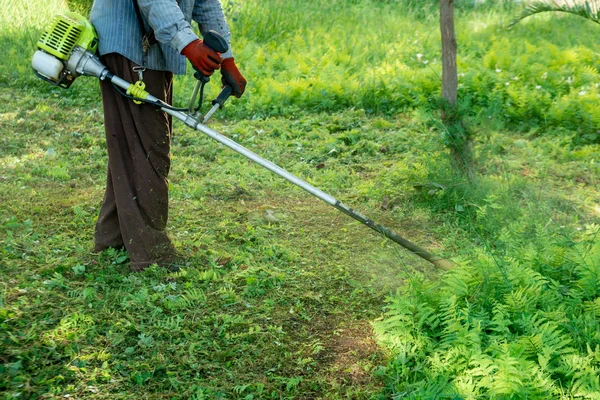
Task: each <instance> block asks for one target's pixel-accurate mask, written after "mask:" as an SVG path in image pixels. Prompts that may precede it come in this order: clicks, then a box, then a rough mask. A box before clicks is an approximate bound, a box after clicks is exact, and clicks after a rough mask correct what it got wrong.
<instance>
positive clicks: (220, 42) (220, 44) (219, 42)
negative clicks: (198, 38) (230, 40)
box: [194, 30, 229, 83]
mask: <svg viewBox="0 0 600 400" xmlns="http://www.w3.org/2000/svg"><path fill="white" fill-rule="evenodd" d="M203 41H204V44H205V45H207V46H208V47H210V48H211V49H213V50H214V51H216V52H217V53H225V52H226V51H227V50H229V45H228V44H227V40H225V38H224V37H223V36H222V35H221V34H220V33H219V32H217V31H213V30H210V31H207V32H206V33H204V35H203ZM194 78H196V79H198V80H199V81H200V82H204V83H208V81H210V78H209V77H208V76H205V75H203V74H202V73H201V72H200V71H198V70H196V72H195V73H194Z"/></svg>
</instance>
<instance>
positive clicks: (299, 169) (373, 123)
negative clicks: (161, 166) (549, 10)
mask: <svg viewBox="0 0 600 400" xmlns="http://www.w3.org/2000/svg"><path fill="white" fill-rule="evenodd" d="M305 3H306V2H301V1H299V0H290V1H286V2H281V1H275V0H268V1H263V2H256V1H244V2H242V1H232V0H230V1H224V2H223V4H224V7H225V10H226V13H227V16H228V18H229V20H230V22H231V25H232V31H233V33H234V37H235V39H234V48H235V54H236V60H237V61H238V63H239V64H240V67H241V68H242V70H243V72H244V74H245V75H246V77H247V78H248V81H249V86H248V92H247V93H246V94H245V95H244V97H243V98H242V99H239V100H237V99H232V100H230V101H229V103H228V105H227V107H226V108H225V109H223V110H221V111H219V113H218V114H217V115H216V117H215V118H214V120H212V121H211V122H210V126H211V127H212V128H213V129H215V130H217V131H218V132H221V133H223V134H225V135H226V136H228V137H230V138H232V139H234V140H236V141H238V142H239V143H240V144H242V145H244V146H246V147H248V148H249V149H251V150H252V151H254V152H256V153H257V154H259V155H261V156H263V157H265V158H267V159H268V160H270V161H272V162H274V163H276V164H278V165H280V166H281V167H283V168H285V169H287V170H288V171H290V172H292V173H293V174H295V175H297V176H299V177H301V178H302V179H304V180H306V181H308V182H309V183H311V184H313V185H315V186H317V187H318V188H320V189H322V190H324V191H325V192H327V193H330V194H332V195H333V196H335V197H336V198H338V199H340V200H341V201H343V202H344V203H346V204H348V205H349V206H351V207H353V208H354V209H356V210H358V211H360V212H361V213H364V214H366V215H367V216H369V217H371V218H373V219H374V220H376V221H377V222H379V223H381V224H383V225H385V226H387V227H389V228H391V229H393V230H395V231H397V232H398V233H399V234H401V235H402V236H405V237H406V238H408V239H410V240H411V241H414V242H416V243H418V244H420V245H422V246H423V247H425V248H427V249H429V250H431V251H433V252H435V253H438V254H440V255H442V256H444V257H447V258H449V259H452V260H453V261H454V262H456V263H457V268H456V270H455V271H453V272H450V273H443V272H442V271H439V270H436V269H435V268H434V267H433V266H431V265H429V264H427V263H426V262H424V261H423V260H421V259H419V258H418V257H415V256H414V255H411V254H410V253H408V252H407V251H405V250H403V249H402V248H400V247H399V246H397V245H396V244H394V243H393V242H390V241H389V240H387V239H385V238H383V237H381V236H378V235H377V234H376V233H375V232H373V231H371V230H370V229H368V228H367V227H365V226H362V225H361V224H359V223H358V222H356V221H354V220H352V219H350V218H349V217H347V216H345V215H343V214H341V213H339V212H338V211H337V210H335V209H334V208H332V207H330V206H328V205H326V204H325V203H323V202H321V201H320V200H318V199H316V198H314V197H312V196H310V195H309V194H307V193H305V192H303V191H302V190H300V189H298V188H296V187H295V186H293V185H291V184H289V183H288V182H286V181H284V180H282V179H281V178H278V177H276V176H274V175H272V174H271V173H270V172H268V171H266V170H264V169H262V168H261V167H259V166H257V165H255V164H252V163H251V162H250V161H248V160H246V159H245V158H243V157H242V156H240V155H237V154H235V153H233V152H231V151H230V150H228V149H226V148H224V147H222V146H220V145H218V144H217V143H215V142H213V141H211V140H210V139H209V138H207V137H205V136H204V135H202V134H201V133H199V132H194V131H192V130H190V129H189V128H187V127H185V126H184V125H183V124H177V123H176V125H175V134H174V138H173V150H172V160H173V168H172V171H171V174H170V184H171V188H170V220H169V232H170V235H171V237H172V239H173V241H174V243H175V245H176V246H177V247H178V249H179V250H180V251H181V252H182V253H183V254H184V255H185V256H186V257H187V259H188V261H189V263H190V265H191V266H190V267H189V268H186V269H185V270H183V271H182V272H178V273H174V274H169V273H166V272H165V271H164V270H161V269H160V268H155V267H153V268H150V269H149V270H147V271H144V272H142V273H130V272H129V265H128V257H127V254H126V253H125V252H119V251H112V250H109V251H105V252H104V253H102V254H100V255H95V254H92V252H91V249H92V247H93V228H94V223H95V219H96V217H97V214H98V211H99V207H100V204H101V201H102V195H103V191H104V184H105V171H106V161H107V160H106V150H105V144H104V138H103V135H104V131H103V123H102V108H101V103H100V99H99V90H98V83H97V82H96V81H95V80H94V79H92V78H79V79H78V80H77V81H76V82H75V83H74V85H73V86H72V87H71V88H70V89H69V90H63V89H59V88H56V87H53V86H51V85H49V84H47V83H45V82H42V81H41V80H39V79H38V78H36V77H35V76H33V73H32V71H31V68H30V65H29V63H30V57H31V54H32V53H33V49H34V45H35V41H36V40H37V36H38V35H39V33H40V30H41V29H42V28H43V27H44V25H45V23H46V22H47V20H48V19H49V18H50V17H51V16H52V15H54V14H56V13H58V12H60V11H64V10H66V8H67V4H66V3H65V2H63V1H60V0H51V1H49V2H45V3H44V4H37V3H30V2H23V3H22V4H21V3H19V4H16V5H15V4H12V2H11V1H9V0H0V10H1V11H0V50H1V51H2V53H3V54H4V56H3V57H4V58H3V62H2V64H0V396H2V398H4V399H13V398H56V399H58V398H69V397H70V398H78V399H92V398H93V399H221V398H222V399H318V398H322V399H346V398H350V399H377V398H381V399H384V398H415V399H419V398H433V397H441V396H449V397H451V398H530V399H532V398H540V399H541V398H550V397H555V398H560V397H562V398H574V397H577V396H579V397H582V398H598V396H600V382H598V374H599V372H600V335H599V334H598V331H599V330H598V329H597V328H600V322H599V321H600V300H598V299H599V298H600V297H599V296H600V287H599V286H600V285H598V283H597V282H598V279H597V278H598V274H600V250H598V248H599V245H598V242H599V240H598V235H599V232H600V228H599V227H600V192H599V188H600V162H599V160H600V134H599V133H598V132H599V129H600V126H599V123H600V106H598V104H597V103H598V94H599V91H598V83H600V74H599V72H598V67H597V66H598V64H599V63H600V55H599V54H600V52H599V50H600V47H599V45H598V44H597V41H596V40H595V38H596V37H597V35H598V32H600V31H598V28H597V27H596V26H593V24H591V23H586V21H583V20H581V21H580V20H578V19H575V17H563V18H560V17H558V18H557V17H555V16H544V15H540V16H538V17H535V18H532V19H530V20H526V21H524V22H523V23H521V24H519V25H517V26H516V27H515V28H513V29H512V30H506V28H505V26H506V25H507V23H508V22H509V21H511V20H512V18H514V16H515V15H517V14H518V12H519V10H520V9H519V8H518V7H516V6H514V7H512V6H510V7H509V6H502V5H493V6H480V7H467V6H462V7H459V8H458V10H457V30H458V40H459V73H460V79H459V82H460V85H461V86H460V87H461V89H460V90H461V91H462V92H461V104H462V105H463V106H464V108H465V109H466V110H468V111H465V119H466V121H467V123H468V124H469V126H470V127H472V129H473V130H474V131H475V132H476V136H475V137H476V140H475V145H474V154H475V158H476V161H477V164H476V165H477V167H476V168H477V171H476V172H477V173H476V178H475V180H474V181H468V180H467V179H466V178H464V177H462V176H460V174H457V173H455V172H454V171H453V170H452V167H451V164H450V161H449V159H448V157H447V149H446V147H445V146H444V129H443V127H442V126H441V125H440V122H439V118H438V112H437V111H436V100H435V99H436V97H437V96H439V92H440V78H439V76H440V71H441V65H440V64H441V63H440V56H439V54H440V49H439V28H438V26H437V15H436V14H435V12H436V8H435V3H433V2H432V5H431V6H429V2H427V5H426V6H423V7H421V6H420V5H418V4H416V3H415V2H411V1H406V2H394V1H376V0H352V1H350V0H345V1H342V0H333V1H327V2H326V1H324V0H318V1H315V2H314V3H315V4H314V7H311V8H309V9H307V7H306V4H305ZM72 6H73V5H72ZM373 21H376V22H373ZM557 32H558V33H559V34H557ZM176 85H177V86H176V96H175V97H176V103H178V104H185V103H186V100H187V99H188V97H189V95H190V93H191V89H192V87H193V78H192V76H191V75H187V76H184V77H178V78H177V80H176ZM211 85H212V86H211V88H210V90H209V97H210V96H214V95H215V94H216V93H217V90H218V88H217V87H216V85H215V84H214V83H211ZM532 282H533V283H532ZM549 293H553V294H556V295H555V296H550V295H548V294H549ZM446 295H447V298H446V299H443V298H442V299H440V298H438V297H439V296H442V297H443V296H446ZM436 296H438V297H436ZM561 296H563V297H561ZM445 300H447V301H448V302H447V303H445V302H444V301H445ZM451 302H452V303H451ZM450 303H451V304H450ZM499 310H500V311H499ZM454 311H456V312H454ZM486 313H487V314H486ZM502 313H504V316H505V318H504V319H502V318H500V317H499V315H501V314H502ZM493 318H494V319H493ZM399 321H400V323H399ZM478 321H482V322H478ZM536 329H538V330H537V331H536ZM565 335H567V336H569V338H570V339H571V342H569V343H568V344H565V343H564V341H565V339H564V336H565ZM482 338H483V339H482ZM523 338H525V339H523ZM538 340H539V341H540V342H539V343H538ZM511 342H514V343H515V345H514V346H512V347H511V345H510V344H511ZM473 343H478V344H477V346H474V345H473ZM523 343H525V344H523ZM527 343H533V344H532V345H529V344H527ZM544 343H545V344H546V346H545V347H544V345H543V344H544ZM538 344H539V346H538ZM519 346H520V347H519ZM473 347H476V348H477V349H478V350H477V351H475V350H473ZM466 354H468V355H469V357H470V358H469V359H468V360H465V359H464V357H466V356H465V355H466ZM461 357H463V358H461ZM436 368H437V369H436ZM499 371H500V372H499ZM515 371H516V372H515ZM531 371H534V372H531ZM486 376H488V377H492V378H489V379H488V380H487V381H486ZM506 377H508V378H506ZM504 378H506V379H504Z"/></svg>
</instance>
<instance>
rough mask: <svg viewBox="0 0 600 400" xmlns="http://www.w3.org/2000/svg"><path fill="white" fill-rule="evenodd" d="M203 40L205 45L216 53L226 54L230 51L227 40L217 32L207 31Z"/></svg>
mask: <svg viewBox="0 0 600 400" xmlns="http://www.w3.org/2000/svg"><path fill="white" fill-rule="evenodd" d="M202 36H203V40H204V44H205V45H207V46H208V47H210V48H211V49H213V50H214V51H216V52H217V53H225V52H226V51H227V50H229V45H228V44H227V40H225V38H224V37H223V36H222V35H221V34H220V33H219V32H217V31H213V30H210V31H207V32H206V33H204V35H202Z"/></svg>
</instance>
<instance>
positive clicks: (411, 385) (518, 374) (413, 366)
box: [376, 225, 600, 399]
mask: <svg viewBox="0 0 600 400" xmlns="http://www.w3.org/2000/svg"><path fill="white" fill-rule="evenodd" d="M599 235H600V226H598V225H590V226H588V227H587V228H586V230H585V231H583V232H582V233H581V235H580V237H579V240H578V243H577V244H574V245H571V246H568V247H565V246H564V245H561V243H562V240H561V239H562V238H560V237H558V238H556V237H553V236H551V235H550V236H549V235H548V234H547V232H546V231H545V230H544V229H540V230H538V231H537V237H534V238H532V237H531V236H530V237H529V240H528V241H527V243H523V244H517V245H515V246H513V247H512V251H511V252H510V253H511V255H510V256H508V255H506V256H495V257H493V256H490V255H489V254H486V253H485V252H479V255H478V257H477V258H475V259H474V260H470V261H469V262H467V261H465V262H462V263H460V266H459V267H457V268H456V270H454V271H451V272H448V273H446V274H445V275H443V276H442V277H441V278H440V280H439V281H438V280H431V279H429V278H426V277H424V276H423V275H417V276H415V275H413V276H410V277H408V278H407V285H406V287H405V288H403V289H402V290H401V292H399V293H398V294H397V295H395V296H391V297H389V298H388V306H387V311H386V313H385V317H384V319H383V320H382V321H381V322H379V323H377V324H376V329H377V331H378V332H379V334H380V338H381V340H383V341H384V342H385V343H387V345H388V346H389V347H390V348H391V349H392V352H393V358H392V360H391V362H390V363H389V364H388V365H387V366H386V367H385V368H383V369H382V371H381V373H385V374H386V375H387V376H388V377H389V378H390V384H389V390H390V391H391V392H392V393H394V394H395V395H398V396H399V395H400V394H402V396H403V398H415V399H416V398H424V397H425V398H429V397H436V396H442V395H445V396H451V397H456V398H480V397H485V398H528V399H545V398H554V397H560V396H568V397H582V398H590V399H592V398H597V396H598V393H599V390H600V382H599V380H598V376H599V372H600V335H599V334H598V332H599V328H600V322H599V321H600V320H599V319H598V317H597V314H596V313H597V311H598V309H597V308H598V307H597V306H598V304H597V303H598V300H599V299H600V285H599V284H598V277H599V276H600V241H598V236H599Z"/></svg>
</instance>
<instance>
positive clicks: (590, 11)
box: [510, 0, 600, 26]
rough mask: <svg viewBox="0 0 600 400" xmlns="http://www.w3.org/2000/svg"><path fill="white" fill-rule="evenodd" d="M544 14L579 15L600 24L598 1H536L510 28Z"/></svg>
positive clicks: (529, 5) (528, 6)
mask: <svg viewBox="0 0 600 400" xmlns="http://www.w3.org/2000/svg"><path fill="white" fill-rule="evenodd" d="M544 12H562V13H567V14H573V15H577V16H579V17H582V18H585V19H587V20H589V21H592V22H595V23H597V24H600V7H599V3H598V1H596V0H592V1H576V0H571V1H569V0H566V1H561V2H556V1H554V2H551V3H550V2H542V1H535V2H533V3H531V4H528V5H527V7H526V8H525V9H524V10H523V12H522V13H521V15H520V16H519V18H517V19H516V20H515V21H513V22H512V23H511V24H510V26H513V25H515V24H516V23H518V22H520V21H522V20H524V19H525V18H528V17H531V16H532V15H536V14H540V13H544Z"/></svg>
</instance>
